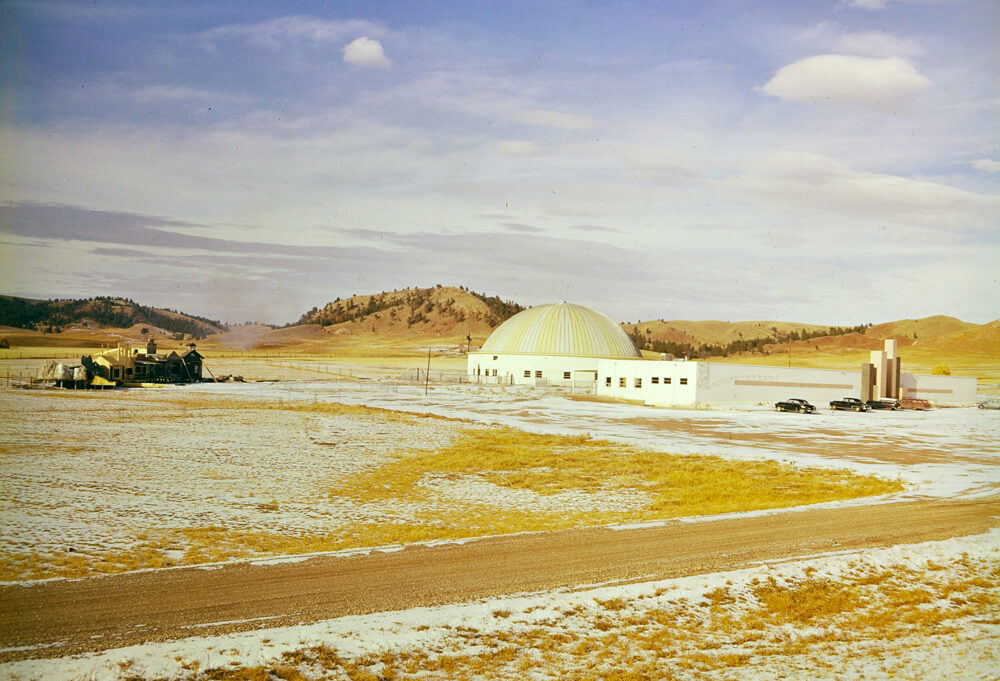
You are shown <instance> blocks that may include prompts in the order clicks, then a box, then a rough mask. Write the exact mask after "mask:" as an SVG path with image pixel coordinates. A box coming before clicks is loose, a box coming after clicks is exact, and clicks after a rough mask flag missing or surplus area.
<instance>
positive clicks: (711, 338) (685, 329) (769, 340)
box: [622, 319, 868, 358]
mask: <svg viewBox="0 0 1000 681" xmlns="http://www.w3.org/2000/svg"><path fill="white" fill-rule="evenodd" d="M622 328H623V329H624V330H625V332H626V333H627V334H629V336H631V337H632V340H633V341H635V343H636V345H637V346H638V347H639V348H640V349H644V350H651V351H654V352H665V353H669V354H673V355H676V356H686V357H691V358H695V357H718V356H728V355H732V354H739V353H745V352H764V351H765V348H767V347H769V346H774V345H779V344H782V343H795V342H799V341H803V340H806V339H812V338H820V337H826V336H842V335H847V334H852V333H853V334H856V335H860V334H863V333H864V332H865V331H866V329H867V328H868V327H867V326H866V325H859V326H853V327H839V326H820V325H817V324H801V323H795V322H780V321H749V322H722V321H716V320H707V321H691V320H674V321H667V320H663V319H659V320H653V321H646V322H636V323H635V324H622Z"/></svg>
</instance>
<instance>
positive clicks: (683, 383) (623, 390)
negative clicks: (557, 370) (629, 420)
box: [597, 359, 698, 407]
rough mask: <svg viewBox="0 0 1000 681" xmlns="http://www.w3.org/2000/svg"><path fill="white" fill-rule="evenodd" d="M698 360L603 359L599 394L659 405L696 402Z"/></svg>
mask: <svg viewBox="0 0 1000 681" xmlns="http://www.w3.org/2000/svg"><path fill="white" fill-rule="evenodd" d="M697 370H698V367H697V362H676V361H665V360H642V359H602V360H600V362H599V363H598V366H597V394H598V395H604V396H607V397H614V398H617V399H624V400H636V401H641V402H642V403H643V404H648V405H654V406H658V407H684V406H694V405H695V402H696V400H695V396H696V389H697Z"/></svg>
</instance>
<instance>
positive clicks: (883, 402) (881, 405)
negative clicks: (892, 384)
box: [866, 397, 899, 409]
mask: <svg viewBox="0 0 1000 681" xmlns="http://www.w3.org/2000/svg"><path fill="white" fill-rule="evenodd" d="M866 404H867V405H868V406H869V407H871V408H872V409H899V400H894V399H892V398H891V397H883V398H882V399H880V400H868V402H867V403H866Z"/></svg>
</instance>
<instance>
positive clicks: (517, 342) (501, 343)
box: [468, 302, 976, 407]
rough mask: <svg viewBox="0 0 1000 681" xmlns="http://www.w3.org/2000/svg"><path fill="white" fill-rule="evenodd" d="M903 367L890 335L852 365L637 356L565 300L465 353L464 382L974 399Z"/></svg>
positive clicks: (612, 391)
mask: <svg viewBox="0 0 1000 681" xmlns="http://www.w3.org/2000/svg"><path fill="white" fill-rule="evenodd" d="M901 367H902V362H901V359H900V358H899V356H898V355H897V352H896V342H895V341H894V340H887V341H886V342H885V349H884V350H877V351H872V352H871V357H870V361H869V362H867V363H865V364H862V365H861V367H859V368H858V369H854V370H846V369H845V370H830V369H806V368H798V367H777V366H761V365H751V364H730V363H722V362H698V361H686V360H671V359H652V360H649V359H643V358H642V355H641V353H640V352H639V350H638V349H637V348H636V347H635V344H634V343H633V342H632V340H631V339H630V338H629V337H628V335H627V334H626V333H625V332H624V331H623V330H622V328H621V327H620V326H619V325H618V324H616V323H615V322H613V321H612V320H611V319H609V318H608V317H606V316H604V315H602V314H600V313H599V312H595V311H594V310H591V309H588V308H586V307H583V306H580V305H573V304H570V303H566V302H562V303H555V304H550V305H540V306H538V307H533V308H529V309H528V310H525V311H523V312H520V313H518V314H516V315H514V316H513V317H511V318H510V319H508V320H507V321H505V322H504V323H503V324H501V325H500V326H499V327H497V329H496V330H495V331H494V332H493V333H492V334H491V335H490V337H489V338H488V339H487V340H486V342H485V343H484V344H483V346H482V348H480V349H479V350H478V351H477V352H470V353H469V356H468V373H469V376H470V379H471V380H473V381H477V382H480V383H487V384H488V383H496V384H501V385H504V384H506V385H557V386H567V387H570V388H572V389H573V391H575V392H585V393H591V394H595V395H603V396H607V397H611V398H616V399H621V400H629V401H635V402H640V403H642V404H647V405H651V406H662V407H709V406H714V405H719V406H726V405H729V406H738V405H753V404H761V403H771V402H776V401H779V400H784V399H787V398H789V397H800V398H804V399H806V400H809V401H810V402H813V403H815V404H819V405H825V404H826V403H827V402H829V401H830V400H835V399H840V398H842V397H858V398H860V399H861V400H863V401H865V400H869V399H878V398H886V397H893V398H903V397H916V398H921V399H926V400H929V401H931V402H933V403H935V404H938V405H963V404H972V403H973V402H975V399H976V379H975V378H971V377H963V376H931V375H924V374H913V373H908V372H904V371H902V369H901Z"/></svg>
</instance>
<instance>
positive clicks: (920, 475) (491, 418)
mask: <svg viewBox="0 0 1000 681" xmlns="http://www.w3.org/2000/svg"><path fill="white" fill-rule="evenodd" d="M186 389H188V390H192V391H206V392H209V393H212V394H218V393H219V392H225V393H226V394H228V395H230V396H232V397H234V398H243V399H248V400H258V399H285V400H295V399H302V400H318V401H327V400H328V401H335V402H341V403H344V404H363V405H368V406H374V407H382V408H386V409H399V410H404V411H408V412H418V413H432V414H437V415H441V416H448V417H452V418H460V419H470V420H472V421H475V422H480V423H485V424H496V425H507V426H512V427H515V428H519V429H522V430H527V431H531V432H538V433H550V434H565V435H580V434H583V433H586V434H589V435H592V436H593V437H598V438H603V439H608V440H615V441H621V442H628V443H631V444H636V445H640V446H642V447H646V448H649V449H652V450H656V451H669V452H672V453H679V454H714V455H718V456H723V457H727V458H734V459H747V460H750V459H775V460H780V461H788V462H791V463H795V464H797V465H802V466H815V467H827V468H846V469H850V470H854V471H857V472H860V473H866V474H876V475H882V476H886V477H892V478H896V477H899V478H901V479H902V480H904V481H905V482H906V483H907V484H909V485H910V486H911V491H910V496H927V497H931V496H940V497H955V496H957V495H975V494H990V493H992V492H993V491H996V489H997V487H998V486H1000V467H998V464H1000V412H996V411H990V410H981V409H974V408H952V409H935V410H931V411H894V412H891V411H884V412H883V411H873V412H868V413H863V414H855V413H853V412H833V411H828V410H820V411H819V412H817V413H816V414H807V415H801V414H790V413H778V412H774V411H772V409H771V408H770V406H769V405H768V406H760V407H757V408H748V409H739V410H737V409H718V410H679V409H659V408H650V407H642V406H636V405H629V404H617V403H606V402H592V401H581V400H573V399H568V395H567V394H566V392H565V391H561V390H557V389H535V388H527V387H518V386H515V387H508V388H504V387H483V386H474V385H464V386H459V385H454V386H447V387H441V386H437V387H434V388H432V389H431V390H430V392H429V393H428V394H427V395H425V394H424V389H423V387H421V386H413V385H405V384H404V385H398V384H395V383H391V384H390V383H385V384H380V383H377V382H373V383H352V382H339V383H330V382H325V381H289V382H284V383H271V384H249V383H242V384H241V383H228V384H201V385H196V386H190V387H189V388H186Z"/></svg>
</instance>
